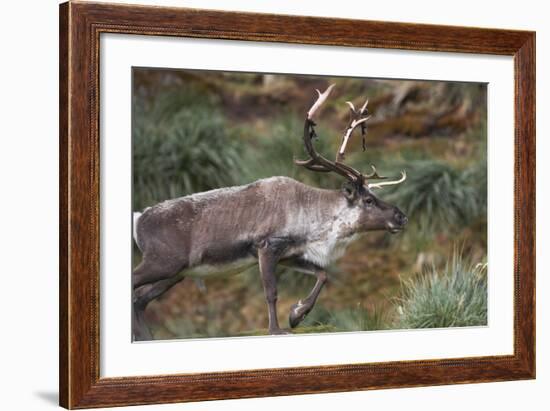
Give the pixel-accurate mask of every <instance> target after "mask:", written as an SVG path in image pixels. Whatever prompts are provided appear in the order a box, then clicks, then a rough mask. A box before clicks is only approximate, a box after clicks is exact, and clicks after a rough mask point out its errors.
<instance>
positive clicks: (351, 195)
mask: <svg viewBox="0 0 550 411" xmlns="http://www.w3.org/2000/svg"><path fill="white" fill-rule="evenodd" d="M342 193H343V194H344V197H346V198H347V199H348V201H349V202H352V201H354V200H355V198H356V197H357V186H356V185H355V184H353V183H352V182H350V181H346V182H345V183H344V184H342Z"/></svg>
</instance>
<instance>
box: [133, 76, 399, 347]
mask: <svg viewBox="0 0 550 411" xmlns="http://www.w3.org/2000/svg"><path fill="white" fill-rule="evenodd" d="M333 87H334V85H331V86H329V87H328V88H327V90H326V91H325V92H323V93H321V92H320V91H319V90H317V93H318V98H317V100H316V101H315V103H314V104H313V106H312V107H311V108H310V109H309V111H308V112H307V115H306V118H305V124H304V134H303V140H304V145H305V149H306V151H307V153H308V154H309V159H307V160H295V163H296V164H297V165H299V166H303V167H305V168H307V169H308V170H311V171H314V172H334V173H336V174H338V175H340V176H342V177H344V178H345V179H346V183H345V184H344V185H343V187H342V189H341V190H325V189H319V188H315V187H310V186H307V185H305V184H302V183H300V182H298V181H296V180H293V179H291V178H288V177H271V178H267V179H262V180H258V181H256V182H254V183H251V184H248V185H244V186H239V187H229V188H220V189H217V190H212V191H207V192H203V193H198V194H193V195H188V196H185V197H181V198H176V199H173V200H168V201H164V202H162V203H160V204H157V205H155V206H153V207H149V208H147V209H145V210H144V211H143V213H135V215H134V238H135V241H136V243H137V245H138V247H139V249H140V250H141V251H142V253H143V259H142V261H141V263H140V264H139V265H138V266H137V267H136V268H135V270H134V272H133V290H134V294H133V319H132V321H133V333H134V339H135V340H148V339H152V335H151V332H150V330H149V329H148V327H147V325H146V323H145V321H144V310H145V307H146V306H147V304H148V303H149V302H150V301H151V300H153V299H155V298H157V297H159V296H160V295H161V294H163V293H165V292H166V291H167V290H168V289H169V288H171V287H172V286H174V285H175V284H176V283H178V282H179V281H181V280H182V279H183V278H185V277H192V278H199V279H202V278H206V277H210V276H215V275H230V274H237V273H240V272H242V271H244V270H246V269H248V268H249V267H252V266H255V265H259V271H260V274H261V280H262V284H263V288H264V292H265V298H266V302H267V311H268V330H269V331H268V332H269V334H271V335H274V334H286V333H287V331H285V330H283V329H281V327H280V326H279V322H278V319H277V307H276V305H277V277H276V275H275V271H276V267H277V264H281V265H285V266H289V267H292V268H294V269H295V270H296V271H298V272H302V273H307V274H312V275H314V276H316V283H315V285H314V287H313V289H312V290H311V292H310V293H309V295H308V296H307V297H306V298H304V299H302V300H300V301H298V302H297V303H296V304H294V305H293V306H292V307H291V310H290V314H289V324H290V327H291V328H294V327H296V326H297V325H298V324H299V323H300V322H301V321H302V320H303V319H304V318H305V317H306V315H307V314H308V313H309V312H310V311H311V310H312V309H313V307H314V305H315V302H316V300H317V297H318V296H319V293H320V292H321V290H322V288H323V286H324V285H325V283H326V281H327V274H326V271H325V269H326V267H327V266H328V265H329V263H331V262H332V261H334V260H335V259H337V258H339V257H341V256H342V255H343V253H344V251H345V249H346V246H347V245H348V244H349V243H350V242H351V241H353V240H354V239H355V238H357V236H358V235H361V234H363V233H365V232H368V231H374V230H387V231H389V232H391V233H396V232H399V231H401V230H402V229H403V228H404V226H405V225H406V223H407V217H406V216H405V214H403V213H402V212H401V211H400V210H399V209H398V208H397V207H395V206H393V205H390V204H387V203H385V202H383V201H382V200H380V199H379V198H377V197H376V196H375V195H374V193H373V190H374V189H376V188H381V187H383V186H388V185H393V184H399V183H402V182H403V181H404V180H405V179H406V173H405V172H404V171H402V172H401V178H399V179H397V180H394V181H379V182H374V181H376V180H384V179H385V177H381V176H379V175H378V173H377V171H376V168H375V167H374V166H372V165H371V167H372V173H371V174H362V173H360V172H359V171H357V170H355V169H354V168H352V167H350V166H348V165H346V164H344V163H343V162H342V160H343V159H344V154H345V149H346V145H347V143H348V141H349V139H350V136H351V135H352V133H353V131H354V130H355V129H356V128H357V127H359V126H361V131H362V135H363V139H364V137H365V133H366V127H365V122H366V121H367V119H368V118H369V116H368V113H367V103H368V100H367V102H366V103H365V104H364V105H363V106H362V107H361V108H360V109H359V110H356V109H355V107H354V105H353V104H352V103H350V102H348V105H349V106H350V113H351V120H350V122H349V124H348V127H347V128H346V131H345V133H344V135H343V137H342V143H341V146H340V149H339V151H338V153H337V156H336V160H335V161H331V160H328V159H327V158H325V157H323V156H322V155H321V154H319V153H318V152H317V151H316V150H315V148H314V146H313V142H312V140H313V139H314V138H315V137H316V133H315V128H314V127H315V125H316V124H315V122H314V121H313V116H314V115H315V114H316V113H317V112H318V111H319V108H320V107H321V106H322V104H323V103H324V102H325V100H326V99H327V97H328V96H329V94H330V92H331V91H332V89H333ZM363 141H364V140H363Z"/></svg>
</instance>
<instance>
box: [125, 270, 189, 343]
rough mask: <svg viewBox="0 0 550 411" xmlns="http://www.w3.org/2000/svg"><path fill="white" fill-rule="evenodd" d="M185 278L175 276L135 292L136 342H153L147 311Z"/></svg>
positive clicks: (133, 324) (142, 287) (133, 325)
mask: <svg viewBox="0 0 550 411" xmlns="http://www.w3.org/2000/svg"><path fill="white" fill-rule="evenodd" d="M184 278H185V277H183V276H180V275H175V276H173V277H171V278H167V279H165V280H160V281H157V282H156V283H154V284H146V285H144V286H141V287H139V288H138V289H136V290H134V298H133V299H134V301H133V312H132V332H133V335H134V341H146V340H152V339H153V335H152V333H151V331H150V329H149V327H148V325H147V322H146V321H145V309H146V308H147V305H148V304H149V303H150V302H151V301H152V300H154V299H155V298H158V297H160V296H161V295H162V294H164V293H165V292H166V291H168V290H169V289H170V288H172V287H173V286H174V285H176V284H177V283H179V282H180V281H182V280H183V279H184Z"/></svg>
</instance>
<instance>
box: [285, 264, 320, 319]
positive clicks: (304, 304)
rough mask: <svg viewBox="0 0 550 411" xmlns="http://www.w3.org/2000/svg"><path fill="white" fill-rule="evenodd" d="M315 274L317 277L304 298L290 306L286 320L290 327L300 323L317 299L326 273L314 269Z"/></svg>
mask: <svg viewBox="0 0 550 411" xmlns="http://www.w3.org/2000/svg"><path fill="white" fill-rule="evenodd" d="M315 276H316V277H317V281H316V282H315V285H314V286H313V289H312V290H311V292H310V293H309V295H308V296H307V297H306V298H305V299H304V300H300V301H298V302H297V303H296V304H294V305H293V306H292V307H291V308H290V315H289V316H288V322H289V323H290V327H292V328H294V327H296V326H297V325H298V324H300V323H301V322H302V321H303V319H304V318H306V315H308V314H309V312H310V311H311V310H312V309H313V306H314V305H315V302H316V301H317V297H319V293H320V292H321V290H322V289H323V286H324V285H325V283H326V282H327V274H326V273H325V272H324V271H321V270H319V271H315Z"/></svg>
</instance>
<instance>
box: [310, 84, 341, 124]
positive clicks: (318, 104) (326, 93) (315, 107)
mask: <svg viewBox="0 0 550 411" xmlns="http://www.w3.org/2000/svg"><path fill="white" fill-rule="evenodd" d="M333 88H334V84H331V85H330V86H328V88H327V89H326V90H325V91H324V92H323V93H321V92H320V91H319V90H318V89H315V91H316V92H317V94H319V97H317V100H316V101H315V103H314V104H313V105H312V106H311V108H310V109H309V111H308V112H307V118H308V119H309V120H312V119H313V116H314V115H315V113H316V112H317V110H318V109H319V107H321V106H322V105H323V103H324V102H325V100H326V99H327V98H328V96H329V94H330V92H331V91H332V89H333Z"/></svg>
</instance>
